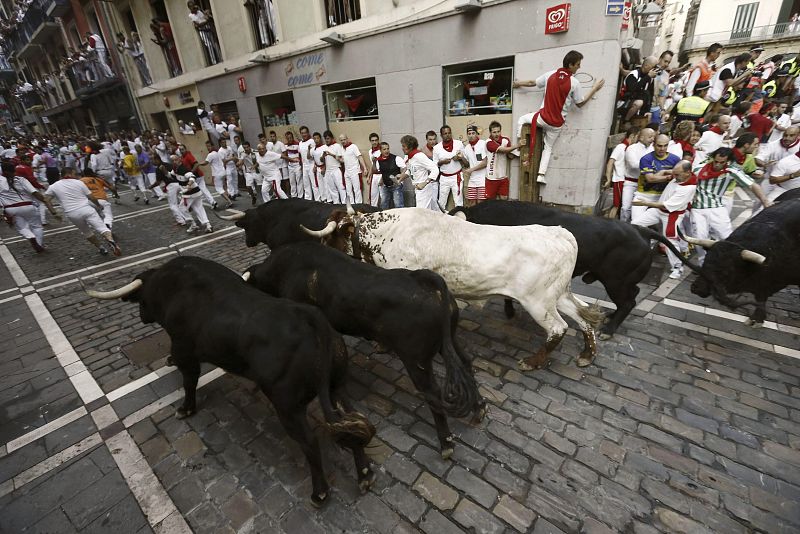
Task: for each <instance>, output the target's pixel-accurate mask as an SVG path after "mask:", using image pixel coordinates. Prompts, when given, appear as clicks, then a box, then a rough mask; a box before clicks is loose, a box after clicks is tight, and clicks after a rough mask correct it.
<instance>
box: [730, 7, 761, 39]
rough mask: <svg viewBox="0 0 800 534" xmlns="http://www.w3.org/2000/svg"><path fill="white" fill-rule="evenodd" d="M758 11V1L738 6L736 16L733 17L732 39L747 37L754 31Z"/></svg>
mask: <svg viewBox="0 0 800 534" xmlns="http://www.w3.org/2000/svg"><path fill="white" fill-rule="evenodd" d="M757 12H758V2H752V3H750V4H742V5H740V6H737V8H736V16H735V17H734V19H733V29H732V30H731V39H747V38H748V37H750V35H751V34H752V33H753V26H754V25H755V22H756V13H757Z"/></svg>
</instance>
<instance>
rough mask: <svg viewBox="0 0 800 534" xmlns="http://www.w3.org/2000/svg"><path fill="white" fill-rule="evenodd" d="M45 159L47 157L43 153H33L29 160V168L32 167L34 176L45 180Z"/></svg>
mask: <svg viewBox="0 0 800 534" xmlns="http://www.w3.org/2000/svg"><path fill="white" fill-rule="evenodd" d="M46 161H47V158H45V156H44V154H34V155H33V159H32V160H31V168H33V173H34V176H36V178H38V179H39V180H45V179H46V177H47V169H46V167H45V162H46Z"/></svg>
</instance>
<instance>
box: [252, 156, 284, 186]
mask: <svg viewBox="0 0 800 534" xmlns="http://www.w3.org/2000/svg"><path fill="white" fill-rule="evenodd" d="M280 159H281V155H280V154H278V153H277V152H272V151H269V150H267V151H266V152H264V155H263V156H262V155H261V154H256V163H258V171H259V172H260V173H261V175H262V176H264V178H265V179H267V180H280V179H281V172H280V169H279V167H278V162H279V161H280Z"/></svg>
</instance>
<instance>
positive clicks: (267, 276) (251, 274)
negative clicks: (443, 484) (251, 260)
mask: <svg viewBox="0 0 800 534" xmlns="http://www.w3.org/2000/svg"><path fill="white" fill-rule="evenodd" d="M243 277H245V278H246V279H247V280H248V282H249V283H250V284H253V285H254V286H255V287H257V288H259V289H261V290H262V291H265V292H266V293H269V294H270V295H273V296H276V297H283V298H288V299H291V300H295V301H298V302H304V303H307V304H311V305H313V306H317V307H318V308H319V309H320V310H322V312H323V313H324V314H325V316H326V317H327V318H328V320H329V321H330V322H331V325H333V327H334V328H335V329H336V330H337V331H339V332H341V333H342V334H348V335H352V336H359V337H363V338H365V339H370V340H373V341H377V342H379V343H380V344H381V345H383V346H384V347H385V348H386V349H388V350H390V351H392V352H394V353H395V354H397V356H398V357H399V358H400V360H402V362H403V364H404V365H405V368H406V371H408V374H409V376H410V377H411V380H412V382H413V383H414V386H416V388H417V389H418V390H419V391H420V392H422V393H423V394H424V396H425V399H426V400H427V402H428V406H429V407H430V409H431V412H432V413H433V419H434V422H435V425H436V431H437V434H438V437H439V442H440V445H441V451H442V456H443V457H445V458H447V457H449V456H450V454H452V452H453V440H452V436H451V435H450V429H449V428H448V425H447V417H446V416H445V414H446V413H447V414H450V415H452V416H454V417H465V416H467V415H469V414H470V413H473V414H474V415H475V416H476V417H480V412H481V410H482V407H483V402H482V399H481V396H480V393H478V386H477V384H476V383H475V379H474V377H473V376H472V372H471V365H470V362H469V360H468V358H467V357H466V356H465V355H464V352H463V350H462V349H461V347H460V346H459V345H458V343H457V340H456V338H455V333H456V327H457V325H458V315H459V314H458V305H457V304H456V301H455V298H453V296H452V294H451V293H450V291H449V290H448V289H447V285H446V284H445V282H444V280H443V279H442V277H441V276H439V275H437V274H436V273H434V272H432V271H428V270H417V271H410V270H408V269H382V268H380V267H376V266H374V265H368V264H366V263H362V262H358V261H355V260H353V259H352V258H350V257H349V256H347V255H346V254H344V253H342V252H339V251H338V250H334V249H332V248H330V247H326V246H324V245H321V244H319V243H293V244H289V245H284V246H281V247H278V248H277V249H275V250H273V251H272V253H271V254H270V255H269V257H267V259H266V260H265V261H264V263H262V264H259V265H254V266H252V267H250V268H249V269H248V270H247V271H246V272H245V274H244V275H243ZM437 353H439V354H441V355H442V359H443V360H444V364H445V370H446V374H445V381H444V389H443V391H442V390H440V388H439V385H438V384H437V383H436V379H435V378H434V376H433V358H434V356H435V355H436V354H437Z"/></svg>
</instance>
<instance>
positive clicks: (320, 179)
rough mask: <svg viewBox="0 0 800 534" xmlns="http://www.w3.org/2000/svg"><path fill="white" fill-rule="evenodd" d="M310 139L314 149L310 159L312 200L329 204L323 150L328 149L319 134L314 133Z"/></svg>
mask: <svg viewBox="0 0 800 534" xmlns="http://www.w3.org/2000/svg"><path fill="white" fill-rule="evenodd" d="M312 139H313V140H314V149H313V150H312V151H311V157H312V158H314V185H313V187H314V200H318V201H319V202H329V200H328V199H329V198H330V195H329V193H328V186H327V185H326V184H325V150H326V149H327V148H328V147H327V145H326V144H325V142H324V141H323V140H322V134H320V133H319V132H314V135H313V136H312ZM317 193H319V196H317Z"/></svg>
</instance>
